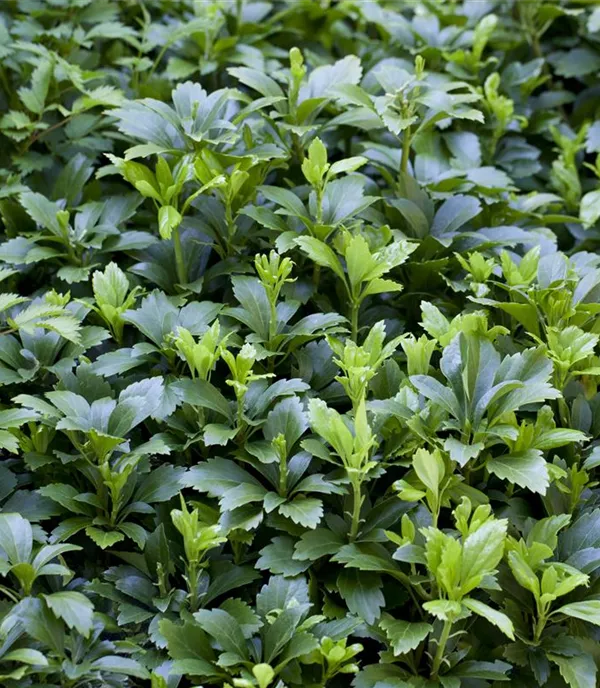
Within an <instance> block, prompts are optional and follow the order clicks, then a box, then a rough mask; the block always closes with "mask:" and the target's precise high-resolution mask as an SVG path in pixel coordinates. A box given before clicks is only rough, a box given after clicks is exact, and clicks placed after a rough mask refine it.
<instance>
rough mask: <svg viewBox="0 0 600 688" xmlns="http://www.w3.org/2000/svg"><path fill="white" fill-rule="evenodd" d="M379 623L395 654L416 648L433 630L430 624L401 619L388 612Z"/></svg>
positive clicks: (401, 653) (402, 653)
mask: <svg viewBox="0 0 600 688" xmlns="http://www.w3.org/2000/svg"><path fill="white" fill-rule="evenodd" d="M379 625H380V626H381V628H382V629H383V630H384V631H385V634H386V635H387V637H388V640H389V642H390V644H391V646H392V649H393V651H394V655H396V656H398V655H404V654H406V653H407V652H410V651H411V650H414V649H416V648H417V647H418V646H419V644H420V643H421V642H422V641H423V640H425V638H426V637H427V636H428V635H429V633H431V631H432V630H433V626H431V624H428V623H420V622H411V621H401V620H399V619H394V618H392V617H391V616H389V615H388V614H384V616H383V618H382V619H381V621H380V622H379Z"/></svg>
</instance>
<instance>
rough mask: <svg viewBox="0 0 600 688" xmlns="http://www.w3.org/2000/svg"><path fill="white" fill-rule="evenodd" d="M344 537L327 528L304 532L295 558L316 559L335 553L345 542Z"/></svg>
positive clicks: (297, 546)
mask: <svg viewBox="0 0 600 688" xmlns="http://www.w3.org/2000/svg"><path fill="white" fill-rule="evenodd" d="M344 542H345V541H344V538H343V537H342V536H341V535H339V534H338V533H334V532H333V531H331V530H326V529H325V528H317V529H316V530H312V531H309V532H307V533H304V535H302V537H301V538H300V541H299V542H298V543H297V544H296V547H295V551H294V559H298V560H299V561H306V560H310V561H316V560H317V559H320V558H321V557H324V556H327V555H328V554H335V553H336V552H337V551H338V550H339V549H340V547H341V546H342V545H343V544H344Z"/></svg>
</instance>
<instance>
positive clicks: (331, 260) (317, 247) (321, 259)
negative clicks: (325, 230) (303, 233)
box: [296, 237, 345, 280]
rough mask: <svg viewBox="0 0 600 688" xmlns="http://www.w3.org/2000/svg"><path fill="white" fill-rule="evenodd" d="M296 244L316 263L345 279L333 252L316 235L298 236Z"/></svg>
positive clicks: (342, 269)
mask: <svg viewBox="0 0 600 688" xmlns="http://www.w3.org/2000/svg"><path fill="white" fill-rule="evenodd" d="M296 245H297V246H298V247H299V248H300V249H301V250H302V251H303V252H304V253H306V255H307V256H308V257H309V258H310V259H311V260H312V261H313V262H314V263H316V264H317V265H321V266H322V267H325V268H329V269H330V270H333V272H334V273H335V274H336V275H337V276H338V277H339V278H340V279H341V280H343V279H345V276H344V268H343V267H342V264H341V263H340V261H339V259H338V258H337V256H336V255H335V253H334V252H333V251H332V250H331V249H330V248H329V246H327V244H326V243H324V242H323V241H321V240H320V239H317V238H316V237H300V238H299V239H296Z"/></svg>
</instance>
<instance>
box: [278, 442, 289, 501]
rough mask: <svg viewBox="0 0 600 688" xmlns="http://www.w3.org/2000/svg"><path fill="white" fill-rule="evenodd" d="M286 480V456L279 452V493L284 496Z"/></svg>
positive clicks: (285, 493)
mask: <svg viewBox="0 0 600 688" xmlns="http://www.w3.org/2000/svg"><path fill="white" fill-rule="evenodd" d="M287 481H288V466H287V457H286V456H285V454H283V453H282V454H281V455H280V457H279V495H280V496H281V497H285V496H286V495H287Z"/></svg>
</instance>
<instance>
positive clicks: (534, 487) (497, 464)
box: [486, 449, 550, 495]
mask: <svg viewBox="0 0 600 688" xmlns="http://www.w3.org/2000/svg"><path fill="white" fill-rule="evenodd" d="M486 466H487V469H488V470H489V471H490V473H494V475H497V476H498V477H499V478H501V479H502V480H509V481H510V482H511V483H515V484H516V485H519V486H520V487H525V488H527V489H528V490H531V491H532V492H538V493H539V494H542V495H544V494H546V490H547V489H548V485H549V484H550V478H549V475H548V467H547V465H546V461H545V459H544V457H543V455H542V452H541V450H538V449H526V450H524V451H521V452H515V453H514V454H506V455H503V456H497V457H494V458H492V459H490V460H489V461H488V462H487V463H486Z"/></svg>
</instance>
